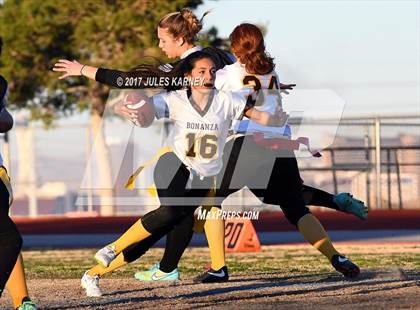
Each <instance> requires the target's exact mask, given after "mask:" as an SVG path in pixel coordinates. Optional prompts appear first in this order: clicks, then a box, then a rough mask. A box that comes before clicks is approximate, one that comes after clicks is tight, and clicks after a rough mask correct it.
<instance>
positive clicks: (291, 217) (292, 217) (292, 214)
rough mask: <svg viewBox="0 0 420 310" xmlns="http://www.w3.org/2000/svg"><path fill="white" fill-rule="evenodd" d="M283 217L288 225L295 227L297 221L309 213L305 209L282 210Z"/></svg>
mask: <svg viewBox="0 0 420 310" xmlns="http://www.w3.org/2000/svg"><path fill="white" fill-rule="evenodd" d="M283 213H284V215H285V216H286V218H287V220H288V221H289V223H291V224H293V225H295V226H297V224H298V222H299V220H300V219H301V218H302V217H304V216H305V215H306V214H308V213H311V212H310V211H309V209H308V208H307V207H306V206H305V207H303V206H302V207H299V208H292V209H288V210H283Z"/></svg>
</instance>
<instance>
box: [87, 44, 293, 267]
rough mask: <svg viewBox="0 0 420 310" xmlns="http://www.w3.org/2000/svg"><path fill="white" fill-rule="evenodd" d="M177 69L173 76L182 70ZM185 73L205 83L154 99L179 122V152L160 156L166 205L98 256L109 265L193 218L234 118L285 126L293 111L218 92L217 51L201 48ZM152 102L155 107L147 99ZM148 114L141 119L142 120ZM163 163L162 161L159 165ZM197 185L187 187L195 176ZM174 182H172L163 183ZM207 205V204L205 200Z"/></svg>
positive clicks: (160, 111) (158, 179) (159, 110)
mask: <svg viewBox="0 0 420 310" xmlns="http://www.w3.org/2000/svg"><path fill="white" fill-rule="evenodd" d="M177 71H178V70H177V69H174V70H173V71H172V72H171V75H173V74H178V72H177ZM180 72H181V73H185V74H186V75H187V76H188V77H191V78H192V79H196V78H197V77H198V78H201V79H202V80H203V85H199V86H195V85H191V87H190V89H189V90H185V89H183V90H178V91H174V92H169V93H164V94H159V95H156V96H154V97H153V106H154V109H155V115H156V117H157V118H161V117H167V118H170V119H171V120H172V121H173V122H174V126H175V129H174V139H173V145H172V147H173V152H170V153H167V154H165V155H163V156H161V158H160V159H159V161H163V162H165V164H166V166H165V167H162V166H160V167H162V168H160V169H159V170H158V171H157V170H156V169H155V183H156V185H157V190H158V194H159V198H160V201H161V206H160V207H159V208H158V209H156V210H154V211H151V212H149V213H147V214H146V215H144V216H143V217H142V218H141V219H140V220H139V221H138V222H136V223H135V224H134V225H133V226H132V227H131V228H130V229H128V230H127V231H126V232H125V233H124V234H123V235H122V236H121V237H120V238H119V239H118V240H116V241H115V242H113V243H111V244H110V245H108V246H106V247H104V248H102V249H101V250H99V251H98V252H97V253H96V254H95V259H96V260H97V261H98V262H99V263H100V264H102V265H103V266H105V267H107V266H108V265H109V264H110V263H111V262H112V261H113V260H114V259H115V258H116V257H117V256H118V255H119V254H120V253H121V252H122V251H123V250H124V249H126V248H127V247H129V246H131V245H132V244H135V243H137V242H139V241H141V240H144V239H145V238H148V237H150V236H151V235H153V234H160V233H161V232H162V231H165V232H168V229H171V227H173V225H175V224H177V223H178V222H180V221H182V220H183V219H184V218H185V217H189V216H190V215H191V214H192V213H193V212H194V210H195V209H196V208H197V206H199V205H201V204H202V203H201V202H202V201H203V197H205V196H206V194H207V193H208V192H209V191H210V190H211V188H212V187H213V186H214V184H215V176H216V175H217V174H218V173H219V171H220V170H221V168H222V158H221V157H222V150H223V146H224V143H225V140H226V137H227V134H228V129H229V125H230V123H231V120H232V119H235V118H238V117H240V116H241V115H242V114H243V113H244V114H245V115H246V116H247V117H250V118H251V119H253V120H255V121H256V122H258V123H260V124H262V125H271V126H275V125H283V124H284V122H285V120H286V118H287V115H286V114H285V113H281V114H278V115H277V114H275V115H273V114H270V113H267V112H260V111H257V110H255V109H254V108H253V107H251V106H247V105H246V96H245V95H244V94H243V93H242V92H240V93H238V94H234V93H230V92H223V91H216V90H215V89H214V77H215V66H214V62H213V60H212V57H211V55H209V54H207V53H205V52H195V53H193V54H191V55H189V56H188V57H187V58H186V59H185V61H183V62H182V63H181V64H180ZM145 100H146V103H145V104H149V105H152V103H151V102H150V101H148V100H147V99H146V98H145ZM142 119H143V118H141V117H139V118H138V120H139V121H140V122H141V120H142ZM158 165H159V163H158ZM191 179H192V184H191V187H192V188H193V189H191V190H189V189H187V187H188V183H189V180H191ZM168 181H169V182H170V184H169V185H168V186H165V185H162V183H164V182H168ZM185 196H192V197H197V198H198V200H197V204H196V205H193V206H191V205H188V204H186V203H184V204H183V203H181V205H179V206H173V205H172V204H171V203H170V201H169V203H170V204H168V202H167V201H166V200H165V199H164V198H165V197H179V198H180V200H181V201H182V197H185ZM203 204H206V203H205V202H204V203H203Z"/></svg>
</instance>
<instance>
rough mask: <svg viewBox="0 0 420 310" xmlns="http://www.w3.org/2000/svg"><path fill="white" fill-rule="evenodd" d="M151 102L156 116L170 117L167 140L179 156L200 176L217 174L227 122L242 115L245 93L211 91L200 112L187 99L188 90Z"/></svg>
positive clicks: (172, 93)
mask: <svg viewBox="0 0 420 310" xmlns="http://www.w3.org/2000/svg"><path fill="white" fill-rule="evenodd" d="M153 103H154V106H155V109H156V117H157V118H162V117H166V118H169V119H171V120H173V123H174V124H173V125H174V129H173V131H172V135H171V139H169V141H170V143H171V147H172V148H173V151H174V153H175V154H176V155H177V156H178V158H179V159H180V160H181V161H182V162H183V163H184V164H185V165H186V166H187V167H189V168H190V169H193V170H194V171H195V172H196V173H197V174H198V175H199V176H201V177H209V176H214V175H217V174H218V173H219V172H220V170H221V168H222V165H223V163H222V154H223V148H224V145H225V142H226V138H227V135H228V131H229V128H230V125H231V123H232V120H233V119H237V118H239V117H240V116H241V115H242V113H243V111H244V108H245V103H246V96H245V95H244V94H243V93H241V92H224V91H218V90H214V93H213V99H212V100H210V102H209V104H208V105H207V107H206V108H205V109H204V110H203V111H200V109H198V107H196V106H195V105H194V103H192V102H191V101H190V99H189V98H188V95H187V90H178V91H172V92H168V93H161V94H158V95H155V96H153Z"/></svg>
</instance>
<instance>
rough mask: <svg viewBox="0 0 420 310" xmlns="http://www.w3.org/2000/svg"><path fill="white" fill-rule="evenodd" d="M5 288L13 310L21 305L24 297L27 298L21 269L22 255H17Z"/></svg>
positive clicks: (22, 269) (23, 274) (22, 268)
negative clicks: (9, 296) (11, 300)
mask: <svg viewBox="0 0 420 310" xmlns="http://www.w3.org/2000/svg"><path fill="white" fill-rule="evenodd" d="M6 287H7V289H8V290H9V293H10V295H11V296H12V299H13V305H14V307H15V308H17V307H19V306H20V305H21V304H22V300H23V299H24V298H25V297H29V294H28V288H27V287H26V280H25V269H24V267H23V259H22V254H19V257H18V259H17V261H16V264H15V267H14V268H13V271H12V273H11V274H10V277H9V280H8V281H7V283H6Z"/></svg>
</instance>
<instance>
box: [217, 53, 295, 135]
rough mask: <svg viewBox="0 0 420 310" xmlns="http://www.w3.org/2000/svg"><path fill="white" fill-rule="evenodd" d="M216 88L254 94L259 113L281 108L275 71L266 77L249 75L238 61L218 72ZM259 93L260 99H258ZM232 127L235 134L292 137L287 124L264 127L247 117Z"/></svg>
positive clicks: (234, 123) (271, 111)
mask: <svg viewBox="0 0 420 310" xmlns="http://www.w3.org/2000/svg"><path fill="white" fill-rule="evenodd" d="M215 86H216V88H217V89H219V90H224V91H239V90H247V91H249V92H251V93H253V98H254V99H256V100H257V101H256V104H255V106H254V107H255V109H257V110H258V111H264V112H269V113H271V114H274V113H275V112H276V109H278V108H281V96H280V92H279V79H278V76H277V74H276V72H275V71H272V72H271V73H269V74H265V75H255V74H249V73H247V71H246V69H245V65H243V64H241V63H240V62H239V61H237V62H235V63H234V64H232V65H227V66H225V67H224V68H223V69H220V70H218V71H217V72H216V82H215ZM270 91H271V92H270ZM257 93H258V94H259V98H257ZM274 93H276V95H274ZM232 126H233V128H232V129H233V130H234V131H235V132H247V133H254V132H262V133H264V135H265V136H266V137H280V136H281V137H288V138H289V137H290V135H291V132H290V126H288V125H287V124H286V125H285V126H283V127H270V126H263V125H260V124H258V123H256V122H254V121H252V120H250V119H248V118H246V117H244V118H243V119H242V120H240V121H234V122H233V123H232Z"/></svg>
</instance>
